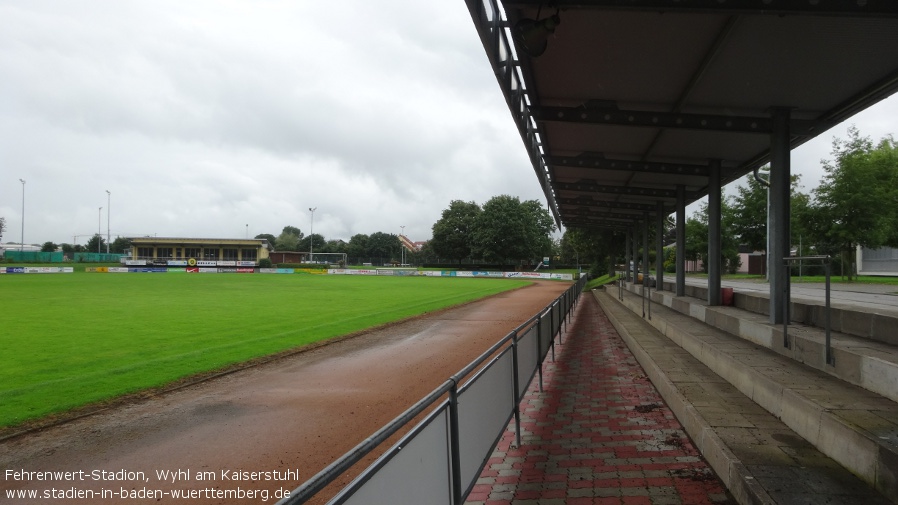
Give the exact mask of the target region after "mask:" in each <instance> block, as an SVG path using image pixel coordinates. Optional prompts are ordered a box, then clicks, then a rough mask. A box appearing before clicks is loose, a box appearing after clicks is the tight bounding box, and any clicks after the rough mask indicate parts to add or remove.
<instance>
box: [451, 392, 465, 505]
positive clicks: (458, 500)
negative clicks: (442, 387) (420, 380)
mask: <svg viewBox="0 0 898 505" xmlns="http://www.w3.org/2000/svg"><path fill="white" fill-rule="evenodd" d="M449 380H451V381H452V387H451V388H450V389H449V444H450V445H449V460H450V465H451V468H450V471H451V474H452V503H454V504H455V505H462V503H463V500H462V492H461V455H460V454H459V451H460V449H459V448H460V447H461V443H460V441H459V430H458V381H457V380H456V379H455V378H454V377H453V378H451V379H449Z"/></svg>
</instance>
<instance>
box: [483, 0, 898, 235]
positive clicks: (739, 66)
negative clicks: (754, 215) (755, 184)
mask: <svg viewBox="0 0 898 505" xmlns="http://www.w3.org/2000/svg"><path fill="white" fill-rule="evenodd" d="M466 2H467V4H468V7H469V9H470V10H471V14H472V17H473V19H474V24H475V26H476V28H477V31H478V33H479V35H480V37H481V41H482V42H483V45H484V48H485V49H486V53H487V56H488V58H489V60H490V63H491V65H492V67H493V70H494V72H495V73H496V76H497V79H498V80H499V84H500V87H501V88H502V91H503V93H504V95H505V98H506V101H507V102H508V105H509V108H510V111H511V113H512V117H513V120H514V122H515V123H516V125H517V127H518V130H519V132H520V134H521V136H522V138H523V140H524V143H525V148H526V149H527V150H528V152H529V153H530V158H531V161H532V163H533V168H534V170H535V172H536V176H537V179H538V180H539V183H540V185H541V186H542V187H543V191H544V193H545V195H546V197H547V199H548V201H549V206H550V208H551V209H552V212H553V213H554V214H555V217H556V220H557V221H558V222H559V223H560V224H563V225H564V226H566V227H593V226H601V227H616V226H628V225H630V224H631V223H632V222H633V221H634V220H640V219H642V218H643V217H644V215H645V213H655V212H656V211H657V209H658V207H657V205H658V202H661V205H662V209H663V212H662V213H663V214H668V213H670V212H672V211H673V210H674V209H675V202H676V199H675V198H676V188H677V186H678V185H683V186H684V187H685V190H686V201H687V203H691V202H693V201H695V200H698V199H700V198H702V197H704V196H705V195H707V194H708V175H709V168H708V167H709V164H710V163H712V160H718V161H719V163H720V165H721V168H722V183H723V184H726V183H728V182H731V181H734V180H736V179H738V178H740V177H742V176H743V175H745V174H746V173H749V172H750V171H752V170H753V169H755V168H756V167H759V166H761V165H763V164H765V163H767V162H768V160H769V158H770V135H771V130H772V120H771V113H772V111H773V110H775V109H778V108H787V109H788V110H789V111H790V113H791V120H790V123H789V124H790V134H791V137H790V144H791V146H792V147H793V148H794V147H796V146H798V145H800V144H802V143H804V142H806V141H807V140H809V139H811V138H813V137H814V136H816V135H819V134H821V133H823V132H825V131H826V130H827V129H829V128H830V127H832V126H834V125H835V124H837V123H838V122H841V121H842V120H845V119H846V118H849V117H850V116H852V115H853V114H855V113H857V112H858V111H860V110H863V109H864V108H867V107H869V106H870V105H872V104H874V103H876V102H878V101H880V100H882V99H883V98H885V97H887V96H889V95H891V94H893V93H894V92H895V91H896V89H898V2H892V1H884V0H863V1H860V0H857V1H855V0H679V1H672V0H579V1H574V0H557V1H553V2H542V1H538V0H503V1H502V2H501V4H496V3H495V2H494V1H493V0H466ZM503 9H504V14H501V13H502V12H503ZM556 14H557V16H558V18H557V20H559V21H560V23H559V24H558V25H557V26H556V27H555V29H554V33H553V34H548V37H547V38H546V39H544V40H545V52H544V53H542V54H541V55H538V56H537V55H536V54H535V53H537V52H539V49H541V48H542V47H541V43H542V40H538V39H536V38H531V39H530V45H531V46H532V47H531V48H530V49H529V50H530V52H531V53H532V54H530V55H528V54H527V49H526V48H525V47H524V45H523V44H522V39H518V40H517V41H515V40H514V36H513V33H516V31H517V30H518V28H521V29H523V28H524V27H525V25H526V24H527V23H530V22H529V21H527V20H540V21H543V20H545V19H547V18H549V19H551V18H552V16H554V15H556ZM531 25H532V23H531ZM521 33H524V32H523V31H522V32H521ZM530 33H531V34H533V33H535V32H530Z"/></svg>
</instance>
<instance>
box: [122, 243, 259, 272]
mask: <svg viewBox="0 0 898 505" xmlns="http://www.w3.org/2000/svg"><path fill="white" fill-rule="evenodd" d="M129 240H130V241H131V253H130V258H128V260H127V261H128V262H129V263H131V262H134V263H144V264H161V265H174V266H179V265H180V266H195V265H197V264H200V265H219V266H220V265H241V266H246V265H258V264H259V260H262V259H267V258H268V254H269V249H270V246H269V244H268V241H267V240H266V239H258V238H246V239H232V238H171V237H131V238H129Z"/></svg>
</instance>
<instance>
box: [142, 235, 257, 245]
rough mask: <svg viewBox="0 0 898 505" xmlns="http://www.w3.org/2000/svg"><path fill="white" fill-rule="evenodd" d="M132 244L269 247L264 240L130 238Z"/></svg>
mask: <svg viewBox="0 0 898 505" xmlns="http://www.w3.org/2000/svg"><path fill="white" fill-rule="evenodd" d="M128 240H130V241H131V243H132V244H233V245H241V244H242V245H252V246H258V245H260V244H261V245H263V246H264V245H267V244H268V240H267V239H264V238H197V237H128Z"/></svg>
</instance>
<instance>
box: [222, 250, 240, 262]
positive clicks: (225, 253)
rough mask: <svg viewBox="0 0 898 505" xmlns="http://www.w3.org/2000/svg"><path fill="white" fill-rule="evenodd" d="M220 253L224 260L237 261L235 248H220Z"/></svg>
mask: <svg viewBox="0 0 898 505" xmlns="http://www.w3.org/2000/svg"><path fill="white" fill-rule="evenodd" d="M221 254H222V257H221V259H223V260H225V261H237V249H222V250H221Z"/></svg>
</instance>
